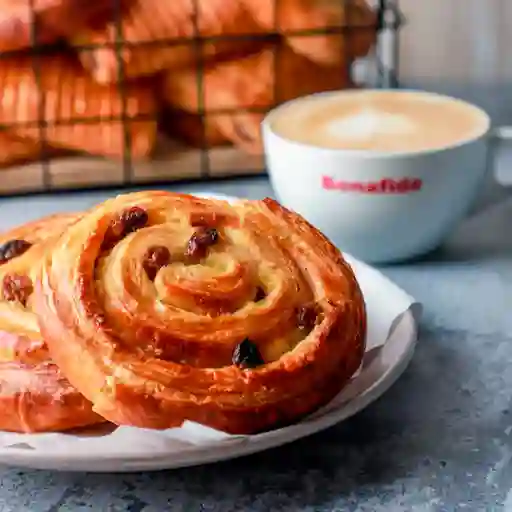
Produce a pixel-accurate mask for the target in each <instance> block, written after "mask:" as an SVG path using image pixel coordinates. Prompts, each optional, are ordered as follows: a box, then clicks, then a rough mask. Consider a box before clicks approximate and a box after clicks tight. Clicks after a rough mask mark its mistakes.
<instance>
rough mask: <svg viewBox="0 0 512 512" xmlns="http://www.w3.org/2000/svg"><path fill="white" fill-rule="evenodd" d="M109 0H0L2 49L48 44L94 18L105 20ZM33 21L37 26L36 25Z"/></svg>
mask: <svg viewBox="0 0 512 512" xmlns="http://www.w3.org/2000/svg"><path fill="white" fill-rule="evenodd" d="M109 4H110V2H90V1H89V0H0V50H1V51H3V52H5V51H12V50H19V49H22V48H28V47H33V46H34V45H48V44H51V43H53V42H55V41H56V40H57V39H58V38H59V37H65V36H71V35H73V34H74V33H75V32H76V31H77V30H80V29H84V28H85V27H87V26H88V25H90V24H91V23H94V22H98V21H101V19H103V20H106V19H108V16H109V15H110V14H111V12H112V7H111V6H110V5H109ZM34 22H35V23H36V24H37V27H34Z"/></svg>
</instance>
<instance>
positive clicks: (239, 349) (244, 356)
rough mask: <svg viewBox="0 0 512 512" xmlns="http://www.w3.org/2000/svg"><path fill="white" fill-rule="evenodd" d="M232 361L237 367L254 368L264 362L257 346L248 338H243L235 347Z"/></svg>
mask: <svg viewBox="0 0 512 512" xmlns="http://www.w3.org/2000/svg"><path fill="white" fill-rule="evenodd" d="M232 361H233V364H234V365H236V366H238V367H239V368H255V367H256V366H260V365H262V364H265V361H263V358H262V357H261V354H260V351H259V350H258V347H257V346H256V345H255V344H254V343H253V342H252V341H251V340H250V339H249V338H245V339H244V341H242V342H241V343H239V344H238V345H237V346H236V347H235V350H234V351H233V357H232Z"/></svg>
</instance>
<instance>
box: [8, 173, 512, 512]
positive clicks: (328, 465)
mask: <svg viewBox="0 0 512 512" xmlns="http://www.w3.org/2000/svg"><path fill="white" fill-rule="evenodd" d="M175 188H177V189H179V190H184V191H199V190H203V191H204V190H210V191H216V192H221V193H226V194H233V195H242V196H246V197H250V198H261V197H264V196H265V195H272V191H271V190H270V187H269V185H268V182H267V181H266V179H264V178H254V179H244V180H237V181H235V180H233V181H229V182H218V183H214V184H210V185H205V184H196V185H190V186H179V187H178V186H177V187H175ZM113 194H114V192H112V191H109V192H102V193H97V192H95V193H76V194H66V195H59V196H58V197H45V196H33V197H30V198H10V199H3V200H1V201H0V209H1V211H2V216H1V221H0V227H6V226H7V225H8V224H9V223H10V224H13V223H19V222H22V221H24V220H28V219H30V218H34V217H38V216H40V215H42V214H45V213H50V212H53V211H56V210H74V209H82V208H84V207H86V206H88V205H91V204H93V203H95V202H97V201H99V200H101V199H103V198H105V197H107V196H111V195H113ZM511 219H512V200H510V199H508V200H507V199H503V198H502V199H501V200H500V201H497V200H496V201H495V202H494V203H493V205H492V206H491V207H489V208H488V209H487V210H485V211H484V212H483V213H480V214H478V215H474V216H472V217H470V218H468V219H467V220H466V221H465V223H464V224H462V225H461V226H460V228H459V229H458V230H457V232H456V233H454V235H453V236H452V237H451V239H450V240H449V241H448V242H447V243H446V245H445V246H444V247H443V248H442V249H440V250H438V251H436V253H434V254H431V255H429V256H428V257H426V258H424V259H422V260H421V261H416V262H411V263H408V264H404V265H400V266H392V267H386V268H383V271H384V272H385V273H386V274H387V275H389V276H390V277H391V278H392V279H394V280H395V281H396V282H397V283H398V284H399V285H401V286H402V287H403V288H405V289H406V290H407V291H408V292H410V293H411V294H412V295H414V296H415V297H416V298H417V299H419V300H420V301H422V302H423V304H424V307H425V313H424V318H423V321H422V325H421V334H420V343H419V346H418V350H417V353H416V355H415V357H414V359H413V361H412V363H411V365H410V367H409V369H408V370H407V371H406V373H405V374H404V376H403V377H402V378H401V379H400V380H399V381H398V382H397V383H396V384H395V385H394V386H393V387H392V388H391V390H390V391H389V392H388V393H386V394H385V395H384V396H383V397H382V398H381V399H380V400H378V401H377V402H376V403H375V404H373V405H372V406H370V407H368V408H367V409H366V410H365V411H363V412H361V413H360V414H358V415H357V416H356V417H354V418H352V419H351V420H349V421H347V422H345V423H343V424H340V425H338V426H336V427H334V428H331V429H330V430H327V431H325V432H322V433H320V434H317V435H314V436H312V437H310V438H307V439H304V440H301V441H299V442H296V443H293V444H291V445H289V446H285V447H282V448H278V449H274V450H270V451H268V452H264V453H261V454H258V455H254V456H250V457H247V458H242V459H238V460H235V461H229V462H224V463H220V464H216V465H211V466H204V467H198V468H190V469H185V470H177V471H172V472H161V473H150V474H134V475H93V474H89V475H84V474H63V473H52V472H46V471H22V470H18V469H8V468H5V469H0V511H2V512H10V511H13V512H14V511H16V512H22V511H30V512H43V511H44V512H60V511H62V512H64V511H85V510H95V511H98V512H99V511H126V512H161V511H164V510H169V511H172V512H180V511H183V512H188V511H197V512H199V511H203V512H206V511H209V512H210V511H211V512H213V511H215V512H235V511H236V512H238V511H261V512H267V511H273V510H276V511H277V510H279V511H290V512H292V511H308V512H313V511H319V512H320V511H326V512H327V511H347V512H348V511H350V512H356V511H357V512H363V511H365V512H366V511H368V512H379V511H383V510H386V511H392V512H402V511H403V512H409V511H421V512H427V511H447V512H452V511H459V510H460V511H473V510H474V511H501V510H510V511H512V405H511V397H512V371H511V370H510V368H512V315H510V314H508V313H509V311H510V309H511V306H512V287H511V286H510V283H512V235H511V234H510V233H511V232H510V229H509V228H506V225H507V222H510V220H511Z"/></svg>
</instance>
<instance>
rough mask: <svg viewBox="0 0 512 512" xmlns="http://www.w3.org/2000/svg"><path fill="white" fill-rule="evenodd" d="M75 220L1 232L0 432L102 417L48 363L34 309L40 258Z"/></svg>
mask: <svg viewBox="0 0 512 512" xmlns="http://www.w3.org/2000/svg"><path fill="white" fill-rule="evenodd" d="M76 218H77V216H76V215H72V214H60V215H54V216H51V217H47V218H44V219H41V220H37V221H35V222H30V223H28V224H25V225H23V226H21V227H18V228H15V229H13V230H11V231H9V232H6V233H3V234H2V235H0V283H1V288H0V430H8V431H15V432H41V431H61V430H67V429H71V428H74V427H83V426H86V425H91V424H94V423H98V422H100V421H104V420H103V419H101V418H100V417H99V416H97V415H96V414H95V413H93V411H92V408H91V404H90V403H89V402H87V400H85V398H83V396H82V395H81V394H80V393H78V391H76V390H75V389H74V388H73V387H72V386H71V384H70V383H69V382H68V381H67V380H66V378H65V377H64V376H63V375H62V374H61V372H60V371H59V369H58V368H57V366H56V365H55V364H54V363H53V362H52V361H51V359H50V356H49V354H48V349H47V347H46V345H45V343H44V341H43V339H42V337H41V333H40V331H39V327H38V324H37V317H36V315H35V313H34V312H33V304H34V297H33V293H32V292H33V289H34V286H35V278H36V274H37V273H38V267H39V264H40V263H41V259H42V257H43V255H44V254H45V252H46V251H48V250H50V248H51V244H52V243H53V239H54V238H55V236H58V235H59V234H60V233H61V232H62V231H63V230H64V229H65V228H66V227H68V226H69V225H70V224H71V223H73V222H74V221H75V220H76Z"/></svg>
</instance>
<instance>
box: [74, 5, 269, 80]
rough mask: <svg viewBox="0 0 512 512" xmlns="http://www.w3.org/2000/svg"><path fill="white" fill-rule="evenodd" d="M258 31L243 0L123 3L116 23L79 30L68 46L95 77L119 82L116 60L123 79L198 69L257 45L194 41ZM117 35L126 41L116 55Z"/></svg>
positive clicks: (224, 40) (221, 40) (252, 42)
mask: <svg viewBox="0 0 512 512" xmlns="http://www.w3.org/2000/svg"><path fill="white" fill-rule="evenodd" d="M195 4H197V8H196V5H195ZM196 23H197V25H196ZM119 27H120V29H121V32H120V34H121V35H120V36H119V34H118V32H119ZM257 32H260V33H261V32H262V30H261V29H260V28H259V27H258V25H257V24H256V23H255V22H254V19H253V17H252V15H251V14H250V12H249V11H248V9H247V7H246V6H245V1H240V0H173V1H172V2H165V1H162V0H134V1H132V2H127V3H126V4H125V6H124V9H123V11H122V17H121V23H120V24H119V25H118V24H117V23H116V20H115V17H114V16H113V17H112V18H111V20H110V22H109V23H107V24H106V25H105V26H102V27H99V28H94V27H93V28H91V29H90V30H83V31H81V32H78V33H77V34H76V35H74V37H73V38H72V39H71V44H72V45H73V46H74V47H75V48H76V49H77V50H78V52H79V54H80V57H81V60H82V63H83V64H84V65H85V67H86V68H87V69H89V70H90V71H91V73H92V74H93V76H94V78H95V79H96V80H97V81H98V82H101V83H106V82H115V81H117V80H118V78H119V56H120V57H121V58H122V59H123V74H124V76H125V77H127V78H133V77H137V76H145V75H151V74H154V73H157V72H159V71H161V70H163V69H179V68H183V67H187V66H192V67H196V66H197V64H198V62H199V61H200V60H201V59H202V60H211V59H212V58H216V59H219V58H221V57H222V58H225V57H226V56H237V55H240V54H241V53H242V52H244V51H251V49H252V48H254V47H255V45H256V46H257V45H258V42H257V41H253V40H251V38H247V37H245V39H242V40H236V41H233V40H231V41H230V40H228V39H215V40H213V39H212V40H209V41H205V42H202V43H201V45H200V46H198V44H197V43H196V42H195V40H197V38H198V37H201V38H213V37H217V38H218V37H219V36H233V35H239V36H240V35H242V36H243V35H247V34H255V33H257ZM116 37H120V38H121V40H122V41H123V42H126V43H128V44H126V45H124V46H123V47H122V49H121V52H120V53H119V54H117V53H116V51H115V49H114V47H113V45H114V43H115V41H116ZM82 46H84V47H85V48H84V49H82V48H81V47H82ZM91 46H94V48H90V47H91Z"/></svg>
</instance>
